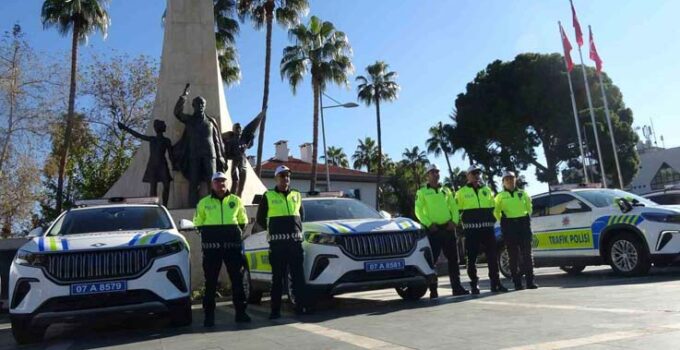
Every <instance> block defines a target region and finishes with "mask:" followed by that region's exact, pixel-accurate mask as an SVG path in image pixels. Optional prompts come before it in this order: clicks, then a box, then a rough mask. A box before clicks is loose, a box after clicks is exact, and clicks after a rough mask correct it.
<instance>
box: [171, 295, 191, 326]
mask: <svg viewBox="0 0 680 350" xmlns="http://www.w3.org/2000/svg"><path fill="white" fill-rule="evenodd" d="M192 321H193V316H192V312H191V301H190V300H189V299H187V300H186V302H183V303H181V304H178V305H175V306H172V307H171V308H170V325H171V326H172V327H186V326H189V325H191V322H192Z"/></svg>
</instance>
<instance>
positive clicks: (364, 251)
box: [339, 231, 418, 259]
mask: <svg viewBox="0 0 680 350" xmlns="http://www.w3.org/2000/svg"><path fill="white" fill-rule="evenodd" d="M417 241H418V231H392V232H372V233H359V234H351V235H346V236H341V239H340V242H339V244H340V247H341V248H342V250H343V251H344V252H345V253H346V254H347V255H349V256H351V257H354V258H358V259H373V258H383V257H393V256H403V255H407V254H409V253H410V252H411V251H412V250H413V248H414V247H415V245H416V242H417Z"/></svg>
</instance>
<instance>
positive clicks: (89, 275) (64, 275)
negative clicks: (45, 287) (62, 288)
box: [45, 248, 152, 282]
mask: <svg viewBox="0 0 680 350" xmlns="http://www.w3.org/2000/svg"><path fill="white" fill-rule="evenodd" d="M151 260H152V259H151V254H150V252H149V249H148V248H134V249H119V250H105V251H89V252H82V253H60V254H48V255H47V263H46V264H45V270H46V272H47V274H48V275H49V276H50V277H52V278H53V279H55V280H58V281H63V282H72V281H86V280H102V279H111V278H121V277H130V276H135V275H137V274H139V273H140V272H142V271H144V270H145V269H146V268H147V267H148V266H149V264H150V263H151Z"/></svg>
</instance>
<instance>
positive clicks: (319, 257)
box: [244, 198, 436, 303]
mask: <svg viewBox="0 0 680 350" xmlns="http://www.w3.org/2000/svg"><path fill="white" fill-rule="evenodd" d="M302 205H303V207H304V212H305V217H304V222H303V230H304V234H303V237H304V241H303V243H302V245H303V249H304V254H305V256H304V272H305V280H306V282H307V288H309V289H311V290H312V291H314V292H315V293H314V294H315V295H316V296H319V297H321V296H324V295H325V296H329V295H336V294H341V293H347V292H356V291H364V290H375V289H383V288H395V289H396V291H397V293H398V294H399V295H400V296H401V297H402V298H404V299H407V300H417V299H420V298H421V297H422V296H423V295H425V293H426V292H427V286H428V285H429V283H430V282H431V281H433V280H434V279H435V278H436V277H435V272H434V269H433V267H434V263H433V261H432V251H431V250H430V244H429V241H428V239H427V237H426V235H425V233H424V231H423V230H421V227H420V225H419V224H418V223H416V222H415V221H413V220H410V219H406V218H396V219H392V218H390V217H389V214H387V213H384V212H381V213H379V212H377V211H375V210H374V209H373V208H371V207H369V206H367V205H366V204H364V203H362V202H360V201H358V200H356V199H349V198H304V199H303V200H302ZM244 247H245V255H246V259H247V261H248V267H249V271H248V276H247V278H246V279H244V282H245V283H247V284H248V285H246V287H247V292H248V294H249V301H250V302H255V303H257V302H259V300H260V298H261V297H262V293H263V292H268V291H269V290H270V286H271V265H270V264H269V245H268V243H267V238H266V232H259V233H256V234H254V235H251V236H249V237H247V238H246V239H245V240H244ZM288 286H290V283H288ZM286 289H287V290H288V293H287V294H288V298H289V300H291V302H293V303H294V302H295V300H293V298H292V294H291V293H290V290H289V289H288V288H286Z"/></svg>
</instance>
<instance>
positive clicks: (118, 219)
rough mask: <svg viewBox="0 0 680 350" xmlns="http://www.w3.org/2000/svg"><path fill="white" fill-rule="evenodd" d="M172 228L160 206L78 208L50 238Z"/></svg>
mask: <svg viewBox="0 0 680 350" xmlns="http://www.w3.org/2000/svg"><path fill="white" fill-rule="evenodd" d="M154 228H155V229H170V228H172V223H171V222H170V219H169V218H168V216H167V215H166V214H165V211H164V210H163V209H161V208H159V207H113V208H91V209H79V210H74V211H70V212H68V213H66V215H64V216H62V217H61V219H59V220H58V221H57V222H56V223H55V224H54V226H53V227H52V229H51V230H50V232H49V233H48V234H49V235H74V234H81V233H90V232H111V231H136V230H148V229H154Z"/></svg>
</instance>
